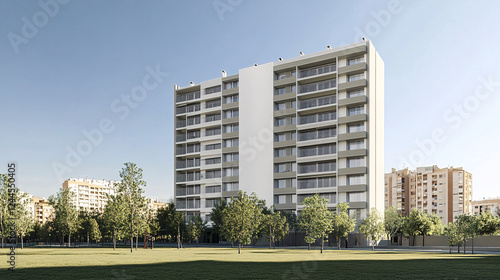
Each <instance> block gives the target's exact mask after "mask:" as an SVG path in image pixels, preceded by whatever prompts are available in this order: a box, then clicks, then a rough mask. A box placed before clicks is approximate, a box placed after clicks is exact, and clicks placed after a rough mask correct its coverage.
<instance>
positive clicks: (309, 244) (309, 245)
mask: <svg viewBox="0 0 500 280" xmlns="http://www.w3.org/2000/svg"><path fill="white" fill-rule="evenodd" d="M307 250H308V251H311V243H307Z"/></svg>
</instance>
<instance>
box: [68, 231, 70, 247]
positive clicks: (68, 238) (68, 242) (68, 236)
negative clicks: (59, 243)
mask: <svg viewBox="0 0 500 280" xmlns="http://www.w3.org/2000/svg"><path fill="white" fill-rule="evenodd" d="M68 247H70V248H71V231H70V232H69V235H68Z"/></svg>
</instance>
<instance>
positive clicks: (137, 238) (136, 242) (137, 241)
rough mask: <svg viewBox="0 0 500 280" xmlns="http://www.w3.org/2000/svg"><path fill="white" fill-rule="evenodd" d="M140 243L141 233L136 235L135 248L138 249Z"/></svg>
mask: <svg viewBox="0 0 500 280" xmlns="http://www.w3.org/2000/svg"><path fill="white" fill-rule="evenodd" d="M138 243H139V234H137V235H136V236H135V250H136V251H137V246H138V245H137V244H138Z"/></svg>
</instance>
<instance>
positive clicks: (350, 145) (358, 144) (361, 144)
mask: <svg viewBox="0 0 500 280" xmlns="http://www.w3.org/2000/svg"><path fill="white" fill-rule="evenodd" d="M364 148H365V141H364V140H356V141H350V142H347V150H359V149H364Z"/></svg>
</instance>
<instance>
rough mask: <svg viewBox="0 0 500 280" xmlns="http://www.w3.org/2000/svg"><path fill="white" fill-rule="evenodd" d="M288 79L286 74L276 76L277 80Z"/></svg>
mask: <svg viewBox="0 0 500 280" xmlns="http://www.w3.org/2000/svg"><path fill="white" fill-rule="evenodd" d="M285 78H286V74H285V73H277V74H276V80H283V79H285Z"/></svg>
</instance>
